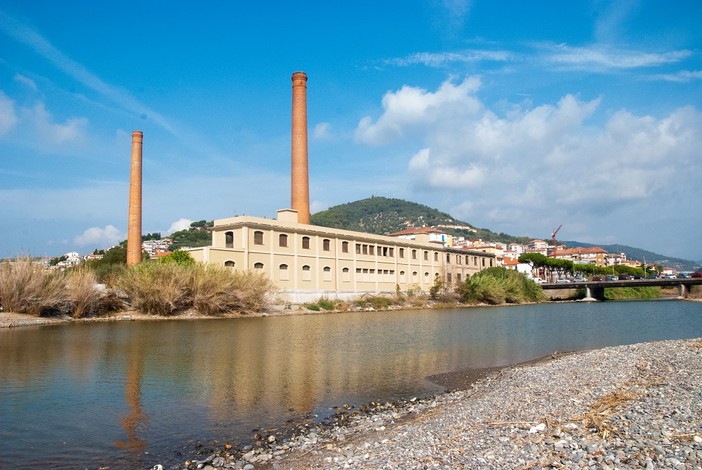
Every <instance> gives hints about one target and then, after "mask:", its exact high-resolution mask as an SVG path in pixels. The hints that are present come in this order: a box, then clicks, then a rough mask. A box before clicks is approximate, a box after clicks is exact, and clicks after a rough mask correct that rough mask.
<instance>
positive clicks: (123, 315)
mask: <svg viewBox="0 0 702 470" xmlns="http://www.w3.org/2000/svg"><path fill="white" fill-rule="evenodd" d="M655 300H671V301H683V302H702V298H697V297H689V298H685V299H678V298H667V297H664V298H661V299H627V300H615V301H611V302H630V301H642V302H643V301H655ZM562 302H578V301H577V300H554V301H548V302H543V304H546V305H547V304H551V303H562ZM525 305H538V303H536V304H535V303H522V304H501V305H490V304H475V305H474V304H456V305H451V306H448V307H447V306H446V304H439V306H436V305H431V304H426V305H424V306H421V307H420V306H397V307H395V308H388V309H383V310H368V311H388V312H393V311H401V310H423V309H427V310H434V309H442V308H471V307H480V308H484V307H521V306H525ZM357 311H366V310H348V311H346V310H339V311H336V310H320V311H315V310H308V311H304V310H302V309H300V308H298V309H295V310H292V309H285V308H282V309H281V308H271V309H269V310H266V311H263V312H255V313H248V314H242V313H236V312H235V313H230V314H226V315H218V316H208V315H200V314H197V313H193V312H183V313H179V314H177V315H170V316H158V315H147V314H144V313H140V312H137V311H135V310H122V311H119V312H116V313H112V314H108V315H105V316H95V317H81V318H73V317H70V316H61V317H41V316H35V315H30V314H28V313H15V312H5V311H2V310H0V329H2V328H20V327H31V326H44V325H63V324H68V323H101V322H116V321H164V320H186V321H187V320H222V319H232V318H258V317H277V316H287V315H327V314H343V313H347V312H357Z"/></svg>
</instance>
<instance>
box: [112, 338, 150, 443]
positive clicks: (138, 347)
mask: <svg viewBox="0 0 702 470" xmlns="http://www.w3.org/2000/svg"><path fill="white" fill-rule="evenodd" d="M128 354H129V357H128V360H127V376H126V380H125V383H124V399H125V401H126V402H127V404H128V405H129V414H127V415H125V416H124V417H122V419H121V420H120V422H121V423H122V427H123V428H124V430H125V432H126V434H127V440H126V441H115V442H114V444H115V446H117V447H119V448H121V449H127V450H129V451H130V452H134V453H137V452H141V451H143V450H144V449H146V446H147V442H146V441H145V440H144V439H141V438H140V437H139V435H138V432H139V430H140V428H143V427H144V426H145V425H146V422H147V421H148V420H149V416H148V415H147V414H146V413H144V410H143V409H142V406H141V381H142V377H143V374H144V348H143V345H142V341H141V338H136V341H135V343H133V344H132V347H131V348H129V352H128Z"/></svg>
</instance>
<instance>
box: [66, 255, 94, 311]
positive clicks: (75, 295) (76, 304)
mask: <svg viewBox="0 0 702 470" xmlns="http://www.w3.org/2000/svg"><path fill="white" fill-rule="evenodd" d="M66 289H67V291H68V298H69V300H70V303H71V307H72V309H71V310H72V313H71V315H72V316H73V318H81V317H83V316H85V315H92V314H95V313H98V310H99V308H100V303H101V302H100V301H101V298H102V293H101V292H100V290H99V289H98V287H97V276H96V275H95V273H94V272H93V271H92V270H90V269H88V268H85V267H80V268H78V269H76V270H75V271H71V273H70V274H69V275H68V277H67V279H66Z"/></svg>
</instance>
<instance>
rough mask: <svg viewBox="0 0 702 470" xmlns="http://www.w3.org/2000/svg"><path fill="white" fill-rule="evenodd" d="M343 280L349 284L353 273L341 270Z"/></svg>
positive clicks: (347, 269) (345, 269)
mask: <svg viewBox="0 0 702 470" xmlns="http://www.w3.org/2000/svg"><path fill="white" fill-rule="evenodd" d="M341 279H342V280H343V281H344V282H349V281H350V280H351V271H349V268H343V269H342V270H341Z"/></svg>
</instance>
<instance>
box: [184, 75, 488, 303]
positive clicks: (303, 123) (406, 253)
mask: <svg viewBox="0 0 702 470" xmlns="http://www.w3.org/2000/svg"><path fill="white" fill-rule="evenodd" d="M292 82H293V84H292V91H293V99H292V134H291V135H292V141H291V154H292V155H291V205H292V208H291V209H282V210H279V211H278V216H277V218H276V219H275V220H273V219H266V218H262V217H250V216H241V217H232V218H228V219H219V220H215V221H214V227H213V228H212V246H208V247H203V248H191V249H188V251H189V252H190V254H191V255H192V257H193V258H194V259H195V260H196V261H200V262H203V263H208V264H216V265H219V266H228V267H231V268H232V269H237V270H253V271H260V272H261V273H264V274H265V275H267V276H268V277H269V278H270V279H271V280H272V281H273V283H274V284H275V286H276V287H277V288H278V290H279V291H280V293H281V294H283V295H284V296H286V297H287V298H288V299H289V300H291V301H293V302H305V301H313V300H316V299H319V298H320V297H322V296H324V297H328V298H353V297H357V296H359V295H362V294H366V293H370V294H379V293H394V292H396V290H397V289H398V288H399V289H400V290H401V291H403V292H407V291H408V290H420V291H422V292H427V291H428V290H429V289H430V288H431V287H432V286H433V285H434V282H435V278H437V277H439V278H440V279H442V281H443V282H444V283H445V285H449V286H450V285H455V284H457V283H460V282H462V281H464V280H465V279H466V278H467V277H468V276H469V275H471V274H473V273H475V272H478V271H480V270H482V269H485V268H488V267H491V266H495V265H496V264H495V256H494V255H493V254H489V253H485V252H482V251H471V250H465V249H460V248H457V247H451V245H452V240H451V237H450V236H448V235H443V236H439V237H437V235H438V233H437V232H436V231H427V230H426V229H424V230H423V229H417V230H416V232H415V233H407V231H403V232H402V233H398V234H397V236H383V235H373V234H368V233H360V232H352V231H349V230H340V229H334V228H327V227H321V226H316V225H310V222H309V221H310V209H309V181H308V156H307V102H306V100H307V97H306V91H307V75H306V74H305V73H304V72H295V73H294V74H293V75H292ZM410 232H411V231H410Z"/></svg>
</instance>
